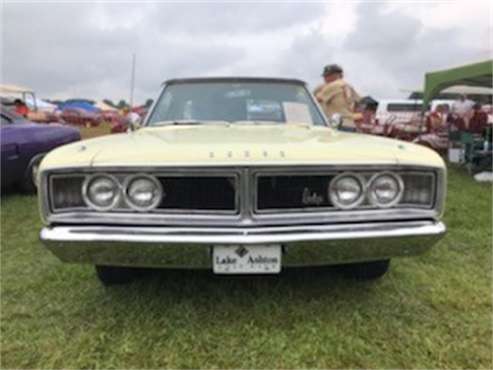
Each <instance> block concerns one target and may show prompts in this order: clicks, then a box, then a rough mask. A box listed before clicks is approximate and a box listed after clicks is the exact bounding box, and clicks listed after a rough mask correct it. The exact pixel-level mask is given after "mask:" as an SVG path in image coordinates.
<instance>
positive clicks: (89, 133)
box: [79, 122, 111, 140]
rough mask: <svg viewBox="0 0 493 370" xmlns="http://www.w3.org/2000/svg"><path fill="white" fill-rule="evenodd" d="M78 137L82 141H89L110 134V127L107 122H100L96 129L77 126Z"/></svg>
mask: <svg viewBox="0 0 493 370" xmlns="http://www.w3.org/2000/svg"><path fill="white" fill-rule="evenodd" d="M79 130H80V136H81V137H82V139H83V140H84V139H91V138H94V137H98V136H103V135H109V134H110V133H111V125H110V124H109V123H108V122H102V123H101V124H100V125H99V126H97V127H84V126H79Z"/></svg>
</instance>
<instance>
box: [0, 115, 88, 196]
mask: <svg viewBox="0 0 493 370" xmlns="http://www.w3.org/2000/svg"><path fill="white" fill-rule="evenodd" d="M0 116H1V119H0V146H1V176H2V177H1V184H2V189H5V188H8V187H13V186H17V187H19V188H20V189H21V190H23V191H25V192H29V193H33V192H35V190H36V182H35V178H36V174H37V169H38V166H39V163H40V162H41V159H42V158H43V156H44V155H45V154H46V153H48V152H49V151H50V150H52V149H54V148H56V147H59V146H61V145H64V144H67V143H72V142H74V141H78V140H80V132H79V130H77V129H75V128H72V127H66V126H62V125H59V124H51V125H46V124H42V123H33V122H31V121H28V120H26V119H25V118H23V117H21V116H19V115H17V114H15V113H13V112H11V111H9V110H7V109H6V108H4V107H1V108H0Z"/></svg>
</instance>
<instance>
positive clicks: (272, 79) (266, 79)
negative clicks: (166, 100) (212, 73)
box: [163, 77, 306, 86]
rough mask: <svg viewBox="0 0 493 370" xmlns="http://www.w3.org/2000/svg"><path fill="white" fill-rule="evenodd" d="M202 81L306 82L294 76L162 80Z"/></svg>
mask: <svg viewBox="0 0 493 370" xmlns="http://www.w3.org/2000/svg"><path fill="white" fill-rule="evenodd" d="M203 82H214V83H216V82H267V83H268V82H273V83H288V84H296V85H302V86H305V85H306V82H305V81H302V80H298V79H295V78H282V77H189V78H173V79H169V80H166V81H164V82H163V85H171V84H182V83H203Z"/></svg>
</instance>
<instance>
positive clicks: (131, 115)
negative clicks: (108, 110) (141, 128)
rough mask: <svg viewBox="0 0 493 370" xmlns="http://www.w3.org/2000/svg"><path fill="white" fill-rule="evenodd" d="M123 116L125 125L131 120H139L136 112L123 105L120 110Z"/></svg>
mask: <svg viewBox="0 0 493 370" xmlns="http://www.w3.org/2000/svg"><path fill="white" fill-rule="evenodd" d="M122 113H123V117H124V118H125V123H126V124H127V127H128V126H129V125H130V124H131V123H132V122H140V120H141V119H140V116H139V114H138V113H136V112H133V111H132V110H131V109H130V108H129V107H125V108H123V110H122Z"/></svg>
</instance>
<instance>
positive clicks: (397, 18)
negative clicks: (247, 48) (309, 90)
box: [280, 2, 489, 97]
mask: <svg viewBox="0 0 493 370" xmlns="http://www.w3.org/2000/svg"><path fill="white" fill-rule="evenodd" d="M356 11H357V22H356V25H355V27H354V30H353V31H352V32H350V33H349V34H348V35H346V37H345V38H344V39H343V40H342V42H339V41H340V40H336V39H334V37H333V35H327V34H324V33H323V32H322V31H321V30H320V29H313V30H312V32H310V33H309V34H306V35H303V36H299V37H297V38H295V39H294V41H293V42H292V44H291V47H290V48H289V49H288V50H287V51H286V52H285V54H284V56H283V58H282V59H283V60H285V61H289V64H288V63H284V64H282V65H281V67H280V68H281V69H282V70H283V71H284V73H296V74H298V76H300V75H302V76H304V78H305V79H307V80H308V81H310V82H312V83H314V84H316V83H319V82H321V78H320V77H319V76H320V72H321V68H322V66H323V65H325V64H329V63H339V64H341V65H343V67H344V70H345V73H346V76H347V79H348V80H350V81H351V82H352V83H353V85H354V86H355V87H356V88H357V89H358V90H360V92H361V93H363V94H372V95H374V96H377V97H388V96H399V95H402V94H403V93H402V92H401V91H400V90H401V89H407V88H410V89H412V88H420V87H421V86H422V84H423V79H424V73H425V72H427V71H431V70H435V69H440V68H447V67H449V66H454V65H460V64H462V63H468V62H470V61H476V60H478V59H481V58H484V59H486V58H488V57H489V55H488V54H489V53H488V52H485V51H484V44H483V43H482V42H479V41H478V40H470V41H471V42H470V43H469V44H467V45H464V44H463V43H462V40H461V37H460V36H461V34H460V29H459V28H458V27H448V28H434V27H425V25H424V24H423V23H422V22H421V21H420V20H418V19H417V18H415V17H412V16H410V15H408V14H404V13H402V12H399V11H398V10H394V11H391V12H389V11H387V9H386V6H385V4H384V3H369V2H368V3H362V4H360V5H359V6H358V7H357V9H356ZM336 41H337V42H336ZM404 94H405V93H404Z"/></svg>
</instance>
